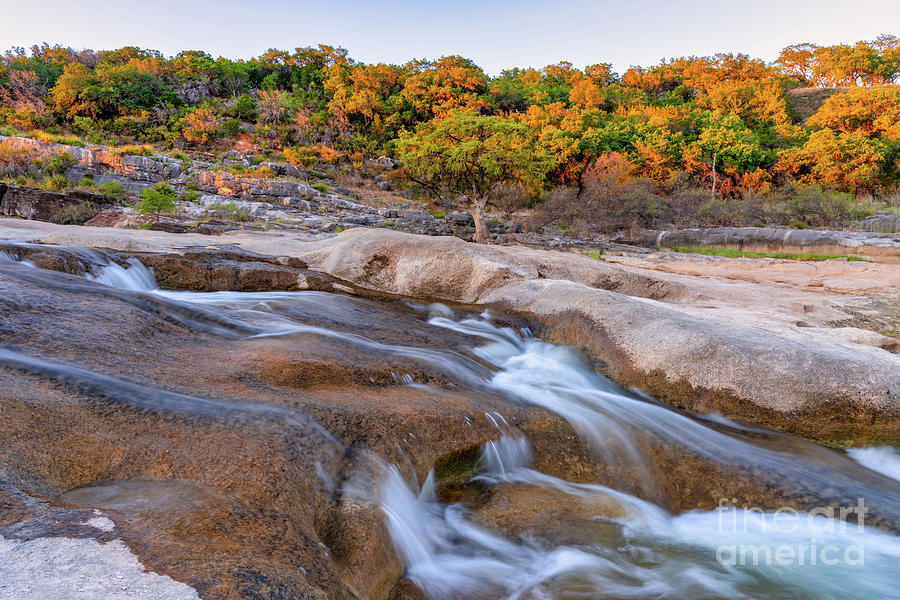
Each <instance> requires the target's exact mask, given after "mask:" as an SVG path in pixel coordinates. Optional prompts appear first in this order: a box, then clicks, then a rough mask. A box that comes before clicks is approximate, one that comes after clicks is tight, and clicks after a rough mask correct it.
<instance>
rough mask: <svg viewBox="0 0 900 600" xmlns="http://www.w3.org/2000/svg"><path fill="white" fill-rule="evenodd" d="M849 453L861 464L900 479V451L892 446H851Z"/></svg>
mask: <svg viewBox="0 0 900 600" xmlns="http://www.w3.org/2000/svg"><path fill="white" fill-rule="evenodd" d="M847 454H849V455H850V457H851V458H852V459H853V460H855V461H857V462H858V463H859V464H861V465H863V466H865V467H868V468H869V469H872V470H873V471H876V472H878V473H881V474H882V475H887V476H888V477H890V478H891V479H896V480H897V481H900V452H898V451H897V449H896V448H893V447H891V446H878V447H875V448H851V449H850V450H847Z"/></svg>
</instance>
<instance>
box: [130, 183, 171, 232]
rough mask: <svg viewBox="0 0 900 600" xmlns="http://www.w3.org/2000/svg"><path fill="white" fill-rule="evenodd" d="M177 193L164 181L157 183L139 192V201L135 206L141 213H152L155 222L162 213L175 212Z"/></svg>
mask: <svg viewBox="0 0 900 600" xmlns="http://www.w3.org/2000/svg"><path fill="white" fill-rule="evenodd" d="M177 197H178V194H176V193H175V190H173V189H172V188H170V187H169V186H167V185H166V184H165V183H162V182H160V183H157V184H156V186H155V187H152V188H145V189H144V190H143V191H142V192H141V201H140V202H138V203H137V206H135V208H136V209H137V211H138V212H139V213H141V214H143V215H153V216H154V217H155V219H156V222H157V223H159V218H160V216H161V215H162V214H163V213H166V214H171V213H174V212H175V199H176V198H177Z"/></svg>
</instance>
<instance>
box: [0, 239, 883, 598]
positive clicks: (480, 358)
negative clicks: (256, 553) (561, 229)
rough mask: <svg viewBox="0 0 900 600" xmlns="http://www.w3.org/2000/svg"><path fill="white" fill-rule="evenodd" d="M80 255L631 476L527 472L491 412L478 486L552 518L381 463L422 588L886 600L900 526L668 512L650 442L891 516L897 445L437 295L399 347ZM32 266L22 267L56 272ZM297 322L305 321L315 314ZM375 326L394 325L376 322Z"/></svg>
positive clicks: (47, 365)
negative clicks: (667, 390) (729, 395)
mask: <svg viewBox="0 0 900 600" xmlns="http://www.w3.org/2000/svg"><path fill="white" fill-rule="evenodd" d="M82 256H84V257H86V258H85V260H86V262H87V263H88V268H87V269H86V271H85V272H86V274H85V276H84V278H83V279H81V280H77V281H80V282H81V283H78V282H77V281H76V278H74V277H69V276H59V277H60V279H59V281H54V282H51V283H52V285H58V286H66V287H67V289H73V290H77V291H79V292H81V293H101V292H100V290H104V291H103V292H102V293H107V294H110V295H116V297H118V298H121V299H124V300H126V301H128V302H132V303H134V304H136V305H140V306H152V307H153V308H154V310H157V311H159V312H160V313H161V314H164V315H165V316H166V318H168V319H170V320H175V321H177V322H178V323H180V324H183V325H185V326H188V327H192V328H196V329H198V330H203V331H210V332H213V333H215V334H216V335H223V336H228V337H238V338H243V339H249V338H279V337H286V338H289V337H291V336H303V335H310V336H316V337H318V338H321V339H325V340H333V341H335V342H339V343H341V344H344V345H347V346H348V347H352V348H355V349H357V350H358V351H360V352H362V353H369V354H372V355H377V356H387V357H390V358H391V359H392V360H396V361H397V364H398V365H399V366H398V369H397V371H396V379H397V381H398V382H400V383H401V384H406V385H422V383H417V382H415V380H414V378H413V377H412V376H410V375H408V374H407V371H406V370H403V369H402V368H401V367H403V366H410V365H414V364H421V365H425V367H427V369H430V370H431V371H433V372H435V373H441V374H442V376H443V379H442V380H441V385H446V386H448V387H451V388H453V387H456V388H461V389H468V390H475V391H476V392H478V393H481V394H483V395H485V396H487V395H491V397H494V398H502V399H504V401H505V402H509V403H519V402H524V403H528V404H533V405H537V406H540V407H543V408H545V409H547V410H550V411H552V412H554V413H556V414H557V415H559V416H561V417H562V418H564V419H566V420H567V421H568V422H569V423H570V424H571V425H572V426H573V427H574V428H575V429H576V430H577V431H578V432H579V434H580V435H581V436H582V437H583V438H584V439H585V440H586V441H587V442H589V444H590V445H591V447H593V448H594V449H595V450H596V451H597V453H598V457H599V459H600V460H602V461H603V462H604V463H606V464H608V465H610V468H611V469H612V471H613V472H614V473H616V472H618V468H619V467H621V470H622V471H626V472H628V473H629V474H630V477H629V478H628V485H625V484H624V483H623V484H622V485H619V481H618V480H617V479H616V477H613V479H612V481H610V482H609V485H607V486H604V485H597V484H584V483H574V482H569V481H565V480H563V479H560V478H558V477H553V476H550V475H547V474H545V473H541V472H540V471H538V470H536V469H535V468H534V467H533V464H534V462H533V450H532V447H531V444H530V443H529V442H528V440H527V439H526V438H525V437H524V436H523V435H522V434H521V433H520V432H519V431H518V430H516V428H515V427H514V426H511V425H510V424H509V422H508V421H507V420H506V419H505V418H504V417H503V415H502V414H500V413H499V412H486V413H485V418H486V419H487V420H488V421H489V422H490V423H492V424H493V425H494V426H496V428H497V440H496V441H494V442H490V443H488V444H486V445H485V447H484V449H483V453H482V456H481V459H480V460H479V461H478V464H477V466H476V473H475V475H474V477H473V479H474V480H475V481H477V482H478V484H480V485H482V486H485V488H486V489H487V490H489V493H490V494H494V495H496V497H497V498H506V499H507V500H508V501H509V502H510V503H511V506H512V507H513V508H515V506H516V498H521V497H523V496H522V495H523V494H524V497H538V498H545V497H546V498H547V502H548V503H558V504H559V507H560V512H559V514H560V515H561V516H560V518H559V519H556V518H551V519H549V520H547V519H546V517H541V516H540V515H539V514H531V513H528V512H527V510H526V511H525V512H523V513H522V514H523V517H522V519H523V520H524V521H525V522H524V523H521V524H523V525H524V526H525V529H526V531H525V533H523V532H522V531H507V530H505V529H504V528H503V526H502V525H498V524H493V525H492V524H491V522H490V520H489V519H488V517H485V516H484V513H483V512H479V508H478V506H477V505H466V504H450V505H447V504H443V503H441V502H439V501H438V494H437V491H436V489H435V484H434V477H433V475H432V476H430V477H429V478H428V479H427V480H426V481H425V482H424V483H423V484H422V485H421V487H420V486H419V484H418V483H417V482H409V481H407V480H406V479H405V478H404V477H403V476H402V475H401V471H400V469H399V468H398V467H397V466H393V465H385V466H384V468H383V482H382V485H381V499H380V503H381V507H382V510H383V513H384V515H385V519H386V522H387V525H388V530H389V532H390V535H391V538H392V541H393V543H394V546H395V548H396V550H397V552H398V555H399V556H400V558H401V560H402V561H403V563H404V565H405V567H406V574H407V577H409V578H410V579H411V580H412V581H413V582H415V583H416V585H418V586H419V587H421V588H422V589H423V590H424V591H425V592H426V594H427V595H428V596H429V597H431V598H435V599H438V600H441V599H445V598H446V599H449V598H460V597H471V598H483V599H486V598H510V599H518V598H529V599H543V598H558V599H560V600H563V599H566V600H568V599H576V598H659V599H668V598H673V599H674V598H694V599H701V598H710V599H712V598H778V599H781V598H790V599H795V598H796V599H801V598H810V599H823V598H835V599H837V598H866V599H876V598H896V597H898V584H897V582H898V581H900V538H898V537H897V536H895V535H893V534H891V533H888V532H886V531H881V530H879V529H877V528H875V527H872V526H864V527H863V528H862V529H860V528H858V527H857V523H856V521H855V520H854V519H855V518H856V517H855V515H853V514H852V513H850V514H849V515H848V517H847V518H846V519H844V520H839V519H835V518H829V516H828V515H827V514H809V513H798V512H795V511H781V512H778V513H776V512H773V511H771V510H752V509H750V510H748V509H745V508H737V507H736V506H735V502H731V501H730V500H729V499H726V500H728V501H726V502H724V503H723V504H722V505H721V506H720V509H718V510H705V511H701V510H693V511H688V512H683V513H681V514H675V513H674V512H672V511H671V510H668V509H666V508H665V505H664V503H663V502H662V501H661V499H660V498H661V495H660V491H659V489H658V487H659V485H660V484H661V483H664V478H665V477H666V474H665V473H661V472H660V467H659V465H658V464H657V463H656V462H655V460H654V455H653V454H651V453H650V452H649V449H650V448H654V449H656V450H655V451H657V452H663V453H668V454H670V455H673V456H680V455H681V454H684V455H686V456H689V457H692V459H695V460H700V461H704V462H706V463H709V464H711V465H719V466H720V467H721V468H723V469H727V470H730V471H731V472H734V473H735V476H736V477H737V476H740V477H745V478H748V479H750V480H752V481H753V482H754V483H756V484H759V485H768V486H771V488H772V489H781V490H790V491H792V492H794V491H797V492H798V493H799V492H803V491H814V492H815V497H817V498H820V499H823V500H825V501H827V502H828V503H829V506H832V505H833V506H842V507H844V506H849V502H850V501H855V500H856V499H857V498H863V499H864V500H865V503H866V504H867V505H869V506H871V507H872V514H881V515H888V517H887V518H888V519H890V518H894V519H896V516H897V515H900V485H898V484H897V481H896V480H898V479H900V458H898V454H897V451H896V450H895V449H893V448H890V447H882V448H864V449H856V450H851V451H850V452H849V454H844V453H841V452H837V451H832V450H829V449H826V448H821V447H819V446H816V445H814V444H810V443H807V442H804V441H802V440H798V439H796V438H792V437H791V436H786V435H782V434H777V433H772V432H766V431H762V430H759V429H755V428H752V427H747V426H744V425H741V424H738V423H733V422H731V421H729V420H727V419H724V418H721V417H718V416H715V415H709V416H707V417H704V418H698V417H695V416H690V415H686V414H683V413H681V412H678V411H675V410H672V409H671V408H669V407H667V406H664V405H662V404H660V403H658V402H656V401H654V400H652V399H648V398H645V397H642V396H641V395H639V394H635V393H631V392H629V391H627V390H623V389H622V388H620V387H619V386H617V385H615V384H614V383H613V382H611V381H609V380H608V379H606V378H604V377H602V376H600V375H598V374H596V373H594V372H592V371H591V370H590V369H589V368H588V367H587V365H586V364H585V362H584V360H583V358H582V357H581V356H580V355H579V354H578V353H577V352H575V351H573V350H571V349H569V348H564V347H560V346H555V345H552V344H549V343H546V342H544V341H542V340H540V339H536V338H533V337H531V336H530V333H529V332H528V331H520V332H517V331H514V330H513V329H511V328H502V327H497V326H495V325H493V324H492V323H491V322H490V315H484V314H483V315H482V316H481V317H477V318H476V317H463V318H460V317H457V316H456V315H455V314H454V313H453V311H451V310H450V309H448V308H447V307H443V306H439V305H438V306H431V307H424V308H422V310H421V311H420V312H421V315H422V318H425V319H427V325H426V324H424V323H421V322H415V318H414V317H413V316H409V317H398V318H403V319H406V321H402V329H403V330H404V333H403V335H406V336H408V338H404V339H405V340H407V341H405V342H404V343H398V342H397V341H396V340H397V339H400V338H399V336H400V332H399V329H400V327H397V326H396V324H395V323H394V322H393V321H390V319H393V318H395V317H393V316H391V317H387V316H385V315H384V314H381V313H378V312H377V311H375V312H374V313H373V314H372V315H369V316H367V314H366V313H365V310H364V309H363V308H360V307H361V306H362V304H361V303H360V302H358V301H351V300H349V299H344V298H342V297H340V296H336V295H333V294H323V293H320V292H266V293H240V292H215V293H192V292H173V291H165V290H159V289H158V288H157V286H156V282H155V280H154V279H153V276H152V273H150V272H149V271H147V269H145V268H144V267H143V266H142V265H141V264H140V263H139V262H137V261H129V262H128V263H126V264H125V265H122V264H119V263H118V262H115V261H112V260H109V259H108V258H107V257H103V256H102V255H97V256H91V255H88V254H82ZM98 256H99V258H98ZM5 258H7V259H8V260H17V257H16V256H14V255H8V256H6V257H5ZM20 271H21V270H20ZM28 271H29V273H26V274H22V273H18V276H20V277H23V278H30V280H36V279H34V278H38V277H44V278H49V277H50V276H49V275H48V274H46V272H44V273H39V272H37V270H34V271H32V270H30V269H29V270H28ZM66 278H68V279H66ZM48 281H49V279H48ZM100 284H102V286H103V287H102V288H101V287H100ZM79 286H81V287H79ZM361 311H362V312H361ZM310 315H315V316H316V322H315V323H314V324H313V323H311V322H310V320H311V319H310V318H309V317H310ZM366 319H368V320H366ZM348 321H353V322H355V323H362V324H363V325H362V326H359V327H357V329H356V330H354V331H351V330H349V329H347V328H346V327H345V326H343V325H342V324H344V323H346V322H348ZM378 321H385V322H386V323H387V325H385V326H382V327H380V328H379V326H378ZM429 328H430V329H429ZM429 331H431V335H432V336H433V335H434V332H436V331H445V332H447V334H448V335H449V334H451V333H452V334H453V335H457V336H458V339H461V340H465V344H466V347H465V348H461V347H460V348H451V347H449V346H447V347H437V348H435V347H426V346H427V344H426V342H425V341H424V340H426V339H428V338H429ZM385 332H387V333H385ZM410 332H411V333H410ZM392 333H393V339H392V337H391V334H392ZM379 336H380V337H379ZM435 337H436V336H435ZM382 338H383V339H382ZM438 339H441V340H449V339H450V338H448V337H440V338H438ZM453 339H457V338H453ZM0 362H3V363H5V364H7V365H10V366H14V367H15V368H17V369H20V370H24V371H27V372H32V373H37V374H40V375H41V376H43V377H45V378H47V379H50V380H52V381H56V382H58V383H62V384H67V385H74V386H76V387H80V389H85V390H87V391H90V392H91V393H92V394H93V395H99V396H108V397H117V398H126V399H127V402H130V403H133V404H134V405H135V406H138V407H141V408H144V409H149V410H155V411H173V412H184V411H191V412H194V413H198V414H202V415H207V416H210V417H213V416H215V417H222V416H224V417H226V418H241V419H264V420H267V421H271V420H277V421H279V422H283V423H284V424H285V425H286V426H287V427H291V428H295V429H297V430H300V431H303V432H304V435H305V436H307V437H311V438H312V439H317V440H319V444H320V445H322V446H323V447H329V448H333V450H331V451H330V452H332V453H337V452H339V451H340V449H339V448H338V444H337V442H336V441H335V440H334V439H333V438H332V437H331V435H330V434H329V433H328V432H327V431H326V430H324V429H322V428H321V427H319V426H318V425H316V424H315V423H314V422H312V421H311V420H309V419H308V418H306V417H305V416H303V415H302V414H301V413H298V412H297V411H293V410H290V409H283V408H273V407H272V406H271V405H266V404H256V403H252V402H245V403H235V402H221V401H217V400H212V399H208V398H194V397H191V396H186V395H183V394H176V393H173V392H167V391H163V390H158V389H155V388H146V387H143V386H138V385H136V384H133V383H130V382H127V381H123V380H119V379H116V378H114V377H110V376H106V375H99V374H97V373H92V372H89V371H86V370H83V369H76V368H74V367H71V366H68V365H63V364H59V363H54V362H52V361H47V360H38V359H35V358H32V357H28V356H25V355H23V354H21V353H18V352H13V351H11V350H8V349H0ZM412 370H413V369H412V368H409V369H408V371H412ZM430 385H434V384H430ZM660 449H661V450H660ZM333 475H334V474H332V473H326V472H324V471H323V473H322V475H321V476H322V478H323V480H330V478H331V477H333ZM545 495H546V496H545ZM551 505H554V506H555V504H551ZM563 509H566V510H563ZM569 509H571V510H569ZM554 514H556V513H554ZM564 514H565V515H568V516H566V517H565V518H563V517H562V515H564ZM529 515H531V516H532V517H533V518H534V522H530V521H529V520H528V519H529V518H530V517H529ZM572 515H574V516H572ZM868 516H871V515H868ZM892 516H893V517H892ZM486 519H488V520H486ZM541 519H544V520H541ZM866 522H868V521H866ZM882 522H883V520H882ZM895 523H896V521H895ZM767 553H768V554H767ZM778 553H780V554H778ZM789 554H790V556H788V555H789ZM835 561H836V562H835ZM813 563H815V564H813ZM830 563H833V564H830Z"/></svg>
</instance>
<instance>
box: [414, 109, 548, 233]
mask: <svg viewBox="0 0 900 600" xmlns="http://www.w3.org/2000/svg"><path fill="white" fill-rule="evenodd" d="M397 148H398V156H399V158H400V160H401V161H402V163H403V166H404V169H405V171H406V174H407V177H409V179H410V180H412V181H413V182H416V183H418V184H419V185H421V186H422V187H424V188H426V189H428V190H430V191H431V192H432V193H433V194H435V195H437V194H439V193H441V192H446V193H460V194H465V195H466V196H467V198H468V200H469V203H470V204H471V206H472V217H473V218H474V220H475V241H476V242H479V243H481V242H484V241H486V240H487V228H486V227H485V222H484V208H485V206H486V205H487V203H488V201H489V200H490V199H491V196H492V194H494V193H495V192H496V191H498V190H499V188H500V187H501V186H503V185H512V184H519V185H522V186H523V187H524V188H526V189H537V188H540V187H542V186H543V183H544V177H545V176H546V174H547V172H548V171H549V170H550V169H551V168H552V167H553V165H554V161H553V159H552V157H551V156H549V155H548V154H546V153H544V152H543V151H542V150H541V149H540V147H539V146H538V144H537V140H536V137H535V136H534V134H533V132H532V130H531V128H530V127H528V126H527V125H524V124H521V123H516V122H513V121H511V120H508V119H504V118H502V117H496V116H485V115H476V114H472V113H469V112H465V111H456V112H452V113H450V114H448V115H447V116H446V117H445V118H439V119H433V120H431V121H429V122H427V123H424V124H422V125H420V126H419V127H418V128H417V129H416V131H415V133H406V134H405V135H403V136H401V138H400V139H399V141H398V143H397Z"/></svg>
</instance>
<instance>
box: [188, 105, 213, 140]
mask: <svg viewBox="0 0 900 600" xmlns="http://www.w3.org/2000/svg"><path fill="white" fill-rule="evenodd" d="M182 124H183V127H182V130H181V133H182V134H183V135H184V139H186V140H187V141H189V142H193V143H195V144H200V145H205V144H208V143H210V142H211V141H213V140H214V139H216V138H217V137H219V136H220V135H222V119H221V118H220V117H219V116H218V115H217V114H216V113H215V111H213V109H211V108H208V107H205V108H197V109H194V110H192V111H191V112H189V113H188V114H186V115H185V116H184V119H183V121H182Z"/></svg>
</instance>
